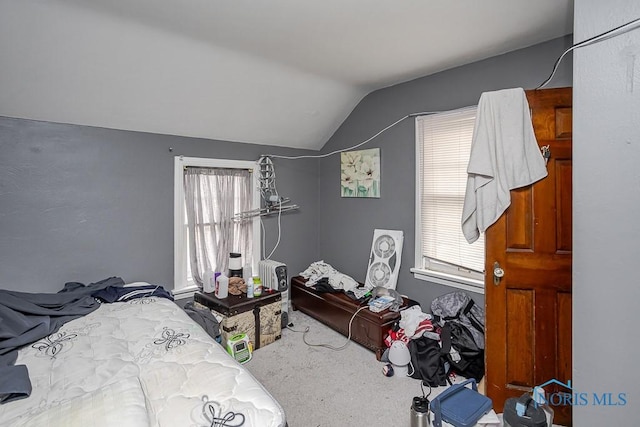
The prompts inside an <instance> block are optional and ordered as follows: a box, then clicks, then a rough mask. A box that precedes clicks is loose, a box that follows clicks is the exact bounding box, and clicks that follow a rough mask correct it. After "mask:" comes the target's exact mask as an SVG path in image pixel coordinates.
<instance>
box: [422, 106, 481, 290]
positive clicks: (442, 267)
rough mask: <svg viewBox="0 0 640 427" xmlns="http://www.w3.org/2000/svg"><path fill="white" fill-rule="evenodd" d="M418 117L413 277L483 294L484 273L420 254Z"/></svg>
mask: <svg viewBox="0 0 640 427" xmlns="http://www.w3.org/2000/svg"><path fill="white" fill-rule="evenodd" d="M419 121H420V118H419V117H416V119H415V138H416V146H415V147H416V175H415V177H416V178H415V179H416V197H415V201H416V204H415V211H416V216H415V251H414V254H415V264H414V265H415V267H414V268H411V269H410V270H411V272H412V273H413V275H414V278H416V279H419V280H424V281H428V282H432V283H437V284H440V285H444V286H450V287H454V288H458V289H462V290H465V291H469V292H475V293H479V294H484V273H479V272H475V271H471V270H469V269H464V268H456V267H454V266H451V265H447V264H445V263H440V262H438V261H435V260H429V259H425V258H424V257H423V254H422V250H423V249H422V236H423V233H422V180H421V173H420V172H421V171H420V167H421V163H422V161H421V157H420V156H421V155H422V143H423V141H421V140H420V132H419V128H418V126H420V123H419Z"/></svg>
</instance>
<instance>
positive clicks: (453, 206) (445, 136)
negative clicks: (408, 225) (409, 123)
mask: <svg viewBox="0 0 640 427" xmlns="http://www.w3.org/2000/svg"><path fill="white" fill-rule="evenodd" d="M475 116H476V107H475V106H474V107H467V108H462V109H459V110H454V111H448V112H444V113H438V114H433V115H429V116H421V117H418V118H417V119H416V127H417V135H416V136H417V138H418V141H417V142H418V157H419V159H418V161H419V165H418V167H419V171H420V176H419V185H420V186H421V188H420V190H419V194H420V197H421V204H420V206H421V207H420V210H421V212H420V221H421V234H422V235H421V241H422V257H423V263H424V265H423V268H425V269H432V270H441V271H445V272H452V270H453V272H454V274H455V272H456V271H459V272H463V271H466V270H471V271H477V272H482V271H483V270H484V234H483V235H481V236H480V238H479V239H478V240H477V241H476V242H474V243H473V244H471V245H470V244H469V243H468V242H467V241H466V239H465V238H464V235H463V234H462V228H461V218H462V207H463V204H464V194H465V189H466V183H467V165H468V163H469V155H470V152H471V141H472V137H473V127H474V123H475Z"/></svg>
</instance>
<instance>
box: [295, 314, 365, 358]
mask: <svg viewBox="0 0 640 427" xmlns="http://www.w3.org/2000/svg"><path fill="white" fill-rule="evenodd" d="M365 308H368V306H366V305H365V306H362V307H360V308H358V309H357V310H356V312H355V313H353V316H351V320H349V334H348V336H347V340H346V341H345V343H344V344H342V345H341V346H339V347H335V346H333V345H331V344H325V343H320V344H314V343H310V342H308V341H307V338H306V337H307V333H308V332H309V330H310V329H309V327H308V326H306V327H305V328H304V331H299V330H296V329H293V328H292V327H290V325H291V324H289V325H287V329H289V330H291V331H293V332H298V333H302V341H303V342H304V343H305V344H306V345H308V346H309V347H324V348H328V349H329V350H335V351H340V350H344V349H345V348H346V347H347V345H349V342H350V341H351V324H352V323H353V319H355V318H356V316H357V315H358V313H360V311H362V310H364V309H365Z"/></svg>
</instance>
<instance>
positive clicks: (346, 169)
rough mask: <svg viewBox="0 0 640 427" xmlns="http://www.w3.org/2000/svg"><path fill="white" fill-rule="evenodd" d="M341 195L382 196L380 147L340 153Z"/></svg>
mask: <svg viewBox="0 0 640 427" xmlns="http://www.w3.org/2000/svg"><path fill="white" fill-rule="evenodd" d="M340 161H341V167H340V195H341V196H342V197H376V198H377V197H380V149H379V148H372V149H369V150H359V151H347V152H343V153H340Z"/></svg>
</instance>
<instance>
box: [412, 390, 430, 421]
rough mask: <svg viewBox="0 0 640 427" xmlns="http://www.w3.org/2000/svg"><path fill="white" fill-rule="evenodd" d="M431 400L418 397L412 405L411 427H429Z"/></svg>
mask: <svg viewBox="0 0 640 427" xmlns="http://www.w3.org/2000/svg"><path fill="white" fill-rule="evenodd" d="M430 425H431V422H430V421H429V400H428V399H427V398H426V397H420V396H416V397H414V398H413V403H412V404H411V427H429V426H430Z"/></svg>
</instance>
